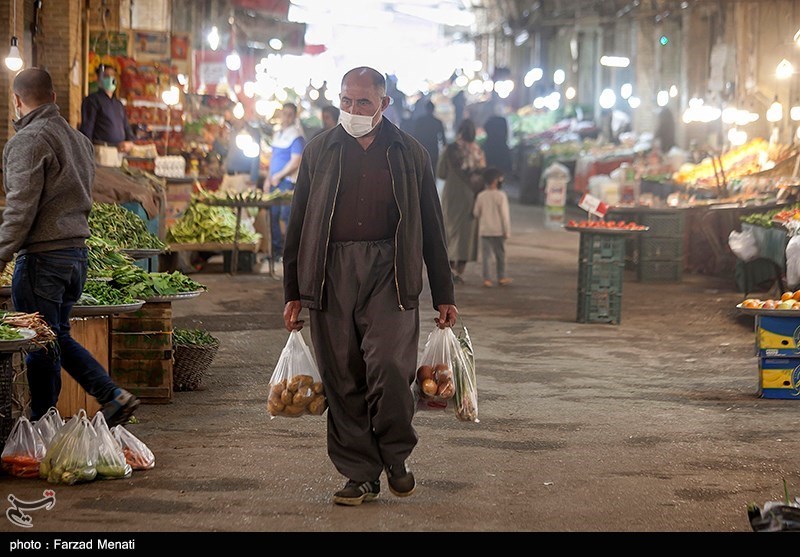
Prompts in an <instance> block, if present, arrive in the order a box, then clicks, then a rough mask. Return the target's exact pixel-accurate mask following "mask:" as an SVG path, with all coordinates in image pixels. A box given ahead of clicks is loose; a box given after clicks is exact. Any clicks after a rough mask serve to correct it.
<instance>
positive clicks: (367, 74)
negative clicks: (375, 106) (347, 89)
mask: <svg viewBox="0 0 800 557" xmlns="http://www.w3.org/2000/svg"><path fill="white" fill-rule="evenodd" d="M353 79H358V80H368V81H369V82H370V83H371V84H372V86H373V87H374V88H375V90H376V92H377V93H378V95H379V96H381V97H383V96H384V95H386V78H385V77H383V74H382V73H380V72H379V71H378V70H376V69H373V68H370V67H368V66H360V67H358V68H353V69H352V70H350V71H349V72H347V73H346V74H344V76H342V87H344V86H345V84H346V83H347V82H348V81H349V80H353Z"/></svg>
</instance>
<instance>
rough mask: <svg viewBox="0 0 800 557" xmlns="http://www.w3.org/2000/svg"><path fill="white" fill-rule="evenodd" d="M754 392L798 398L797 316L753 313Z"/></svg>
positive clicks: (799, 336)
mask: <svg viewBox="0 0 800 557" xmlns="http://www.w3.org/2000/svg"><path fill="white" fill-rule="evenodd" d="M756 350H757V351H758V396H760V397H761V398H782V399H792V400H800V317H788V316H787V317H782V316H769V315H758V316H756Z"/></svg>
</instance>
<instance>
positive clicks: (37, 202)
mask: <svg viewBox="0 0 800 557" xmlns="http://www.w3.org/2000/svg"><path fill="white" fill-rule="evenodd" d="M13 91H14V109H15V111H16V117H17V119H16V120H15V121H14V129H15V130H16V131H17V133H16V135H14V137H12V138H11V139H10V140H9V141H8V143H6V146H5V149H3V187H4V188H5V192H6V208H5V210H4V211H3V223H2V225H0V271H2V269H4V268H5V266H6V265H7V264H8V262H9V261H11V260H12V259H13V258H14V255H15V254H16V256H17V259H16V263H15V267H14V277H13V280H12V283H11V299H12V301H13V303H14V309H16V310H17V311H23V312H26V313H33V312H39V314H40V315H41V316H42V317H43V318H44V320H45V321H47V324H48V325H50V327H51V328H52V329H53V332H55V334H56V339H57V344H58V345H57V346H48V347H47V349H45V350H36V351H34V352H31V353H30V354H28V357H27V359H26V364H27V369H28V385H29V388H30V392H31V419H32V420H38V419H39V418H40V417H41V416H42V415H44V414H45V413H46V412H47V410H48V409H49V408H50V407H51V406H55V405H56V403H57V402H58V395H59V393H60V391H61V368H62V366H63V368H64V369H65V370H67V372H68V373H69V374H70V375H71V376H72V377H74V378H75V380H76V381H77V382H78V383H79V384H80V385H81V386H82V387H83V388H84V389H85V390H86V391H87V392H88V393H89V394H90V395H92V396H93V397H95V398H96V399H97V401H98V402H99V403H100V404H102V405H103V414H104V415H105V418H106V421H107V422H108V425H109V426H114V425H117V424H120V423H124V422H126V421H127V420H128V418H129V417H130V415H131V414H132V413H133V411H134V410H135V409H136V408H137V407H138V405H139V400H138V399H137V398H136V397H134V396H133V395H132V394H131V393H129V392H128V391H126V390H124V389H120V388H118V387H117V386H116V385H115V384H114V382H113V381H112V380H111V378H110V377H109V375H108V373H107V372H106V370H105V369H103V366H101V365H100V363H99V362H98V361H97V360H95V359H94V357H92V355H91V354H90V353H89V352H88V351H87V350H86V349H85V348H84V347H83V346H81V345H80V344H79V343H78V342H76V341H75V340H74V339H73V338H72V336H70V324H69V316H70V313H71V312H72V307H73V306H74V305H75V303H76V302H77V301H78V298H80V296H81V293H82V292H83V286H84V283H85V282H86V273H87V265H88V250H87V248H86V243H85V240H86V238H88V237H89V223H88V217H89V212H90V211H91V208H92V183H93V181H94V173H95V165H94V154H93V147H92V143H91V142H90V141H89V140H88V139H87V138H86V137H85V136H83V135H82V134H81V133H80V132H78V131H77V130H75V129H73V128H71V127H70V126H69V124H68V123H67V121H66V120H64V118H62V117H61V114H60V113H59V111H58V107H57V106H56V105H55V104H54V103H55V100H56V96H55V93H54V91H53V82H52V80H51V78H50V75H49V74H48V73H47V72H46V71H44V70H41V69H38V68H30V69H27V70H24V71H22V72H20V73H19V74H18V75H17V76H16V78H15V79H14V86H13Z"/></svg>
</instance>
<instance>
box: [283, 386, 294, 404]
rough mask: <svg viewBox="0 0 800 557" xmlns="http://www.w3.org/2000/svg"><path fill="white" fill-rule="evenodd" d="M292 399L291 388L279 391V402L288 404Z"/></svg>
mask: <svg viewBox="0 0 800 557" xmlns="http://www.w3.org/2000/svg"><path fill="white" fill-rule="evenodd" d="M293 399H294V393H293V392H292V391H291V390H289V389H286V390H285V391H283V392H282V393H281V402H282V403H284V404H286V405H289V404H291V403H292V400H293Z"/></svg>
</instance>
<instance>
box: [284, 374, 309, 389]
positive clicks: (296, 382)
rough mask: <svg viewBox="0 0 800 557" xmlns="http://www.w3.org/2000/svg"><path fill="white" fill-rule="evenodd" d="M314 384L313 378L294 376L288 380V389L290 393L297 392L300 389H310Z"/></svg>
mask: <svg viewBox="0 0 800 557" xmlns="http://www.w3.org/2000/svg"><path fill="white" fill-rule="evenodd" d="M313 384H314V378H313V377H311V376H310V375H295V376H294V377H292V378H291V379H289V383H288V387H289V390H290V391H294V392H297V391H299V390H300V388H301V387H310V386H311V385H313Z"/></svg>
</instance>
